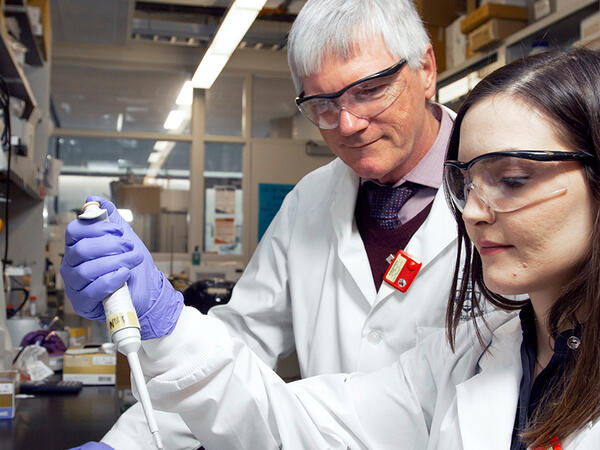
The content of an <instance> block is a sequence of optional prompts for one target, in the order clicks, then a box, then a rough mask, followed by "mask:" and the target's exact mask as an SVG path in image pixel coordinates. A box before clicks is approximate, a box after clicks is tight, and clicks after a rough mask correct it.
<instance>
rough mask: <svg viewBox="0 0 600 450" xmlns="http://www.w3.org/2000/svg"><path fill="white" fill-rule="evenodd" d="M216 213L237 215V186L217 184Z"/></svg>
mask: <svg viewBox="0 0 600 450" xmlns="http://www.w3.org/2000/svg"><path fill="white" fill-rule="evenodd" d="M215 214H232V215H235V186H215Z"/></svg>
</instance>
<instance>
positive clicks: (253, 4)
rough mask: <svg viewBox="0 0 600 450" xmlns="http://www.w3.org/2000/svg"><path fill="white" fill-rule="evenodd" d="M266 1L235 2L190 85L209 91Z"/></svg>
mask: <svg viewBox="0 0 600 450" xmlns="http://www.w3.org/2000/svg"><path fill="white" fill-rule="evenodd" d="M265 3H266V0H235V1H234V2H233V4H232V5H231V8H229V11H227V15H226V16H225V18H224V19H223V22H221V25H220V26H219V29H218V30H217V34H216V35H215V37H214V38H213V40H212V42H211V44H210V47H209V48H208V50H206V53H205V54H204V57H203V58H202V61H200V64H199V65H198V68H197V69H196V72H195V73H194V77H193V78H192V83H193V85H194V87H198V88H203V89H209V88H210V87H211V86H212V85H213V83H214V82H215V80H216V79H217V77H218V76H219V74H220V73H221V71H222V70H223V67H225V64H227V61H228V60H229V57H230V56H231V54H232V53H233V52H234V50H235V49H236V48H237V46H238V45H239V43H240V41H241V40H242V38H243V37H244V35H245V34H246V32H247V31H248V29H249V28H250V26H251V25H252V23H253V22H254V19H256V16H257V15H258V12H259V11H260V10H261V9H262V7H263V6H264V5H265Z"/></svg>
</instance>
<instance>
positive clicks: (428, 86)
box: [421, 44, 437, 100]
mask: <svg viewBox="0 0 600 450" xmlns="http://www.w3.org/2000/svg"><path fill="white" fill-rule="evenodd" d="M421 77H422V78H421V81H422V82H423V88H424V89H425V97H426V98H427V99H428V100H431V99H432V98H433V97H434V96H435V91H436V82H437V65H436V63H435V55H434V53H433V47H432V46H431V44H429V45H427V49H426V50H425V53H424V54H423V64H422V66H421Z"/></svg>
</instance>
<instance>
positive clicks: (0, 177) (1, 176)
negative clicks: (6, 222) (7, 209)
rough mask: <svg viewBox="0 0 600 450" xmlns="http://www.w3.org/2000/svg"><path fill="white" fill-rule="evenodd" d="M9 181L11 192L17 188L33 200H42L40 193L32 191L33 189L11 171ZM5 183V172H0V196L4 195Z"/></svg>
mask: <svg viewBox="0 0 600 450" xmlns="http://www.w3.org/2000/svg"><path fill="white" fill-rule="evenodd" d="M10 181H11V190H12V189H14V188H17V189H19V190H20V191H21V192H23V193H24V194H26V195H27V196H29V197H31V198H33V199H34V200H42V199H43V198H44V197H42V196H41V195H40V193H39V192H38V191H36V190H35V189H33V187H31V186H30V185H29V184H27V183H26V182H25V180H24V179H23V177H22V176H21V175H20V174H18V173H17V172H14V171H13V170H11V171H10ZM5 183H6V170H4V171H2V172H0V193H1V195H4V189H5V186H4V185H5ZM13 192H14V191H13ZM11 197H12V195H11Z"/></svg>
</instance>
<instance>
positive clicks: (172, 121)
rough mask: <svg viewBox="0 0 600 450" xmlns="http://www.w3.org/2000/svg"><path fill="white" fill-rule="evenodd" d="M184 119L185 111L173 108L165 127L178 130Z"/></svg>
mask: <svg viewBox="0 0 600 450" xmlns="http://www.w3.org/2000/svg"><path fill="white" fill-rule="evenodd" d="M183 119H185V111H182V110H180V109H173V110H171V112H170V113H169V115H168V116H167V120H165V124H164V125H163V127H164V128H165V130H177V129H178V128H179V127H180V126H181V124H182V123H183Z"/></svg>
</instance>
